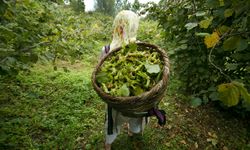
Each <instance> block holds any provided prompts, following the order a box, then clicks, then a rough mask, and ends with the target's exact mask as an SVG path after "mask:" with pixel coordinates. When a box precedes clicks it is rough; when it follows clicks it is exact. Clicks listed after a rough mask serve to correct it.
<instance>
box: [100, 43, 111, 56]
mask: <svg viewBox="0 0 250 150" xmlns="http://www.w3.org/2000/svg"><path fill="white" fill-rule="evenodd" d="M109 50H110V46H109V45H105V46H103V47H102V50H101V57H100V59H102V58H103V57H104V56H106V55H107V54H108V53H109Z"/></svg>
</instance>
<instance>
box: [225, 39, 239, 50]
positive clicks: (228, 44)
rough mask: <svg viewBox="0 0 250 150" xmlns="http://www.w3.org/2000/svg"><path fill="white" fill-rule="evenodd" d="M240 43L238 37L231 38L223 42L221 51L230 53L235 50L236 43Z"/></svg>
mask: <svg viewBox="0 0 250 150" xmlns="http://www.w3.org/2000/svg"><path fill="white" fill-rule="evenodd" d="M239 41H240V37H239V36H232V37H230V38H228V39H226V40H225V41H224V42H223V49H224V50H225V51H232V50H234V49H236V48H237V46H238V45H237V43H238V42H239Z"/></svg>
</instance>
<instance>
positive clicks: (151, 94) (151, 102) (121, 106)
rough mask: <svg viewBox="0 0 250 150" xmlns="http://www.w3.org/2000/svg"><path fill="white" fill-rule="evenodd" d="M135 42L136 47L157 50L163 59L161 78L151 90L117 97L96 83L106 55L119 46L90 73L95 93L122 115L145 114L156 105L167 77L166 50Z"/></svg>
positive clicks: (162, 92) (136, 115) (163, 90)
mask: <svg viewBox="0 0 250 150" xmlns="http://www.w3.org/2000/svg"><path fill="white" fill-rule="evenodd" d="M136 44H137V46H138V49H140V48H143V49H147V50H152V51H157V52H159V54H160V57H161V60H163V62H164V66H163V75H162V79H161V80H160V81H159V82H158V83H157V84H156V85H155V86H154V87H153V88H152V89H151V90H149V91H147V92H144V93H142V94H140V95H138V96H129V97H117V96H112V95H109V94H107V93H105V92H104V91H103V90H102V89H101V88H100V87H99V86H98V85H97V82H96V74H97V72H98V71H99V70H100V67H101V66H102V64H103V62H104V61H105V60H106V59H107V58H108V57H110V56H112V55H113V54H114V53H115V52H117V51H119V50H121V47H119V48H117V49H115V50H113V51H111V52H110V53H109V54H108V55H106V56H105V57H104V58H102V59H101V60H100V61H99V63H98V64H97V66H96V68H95V69H94V71H93V74H92V84H93V87H94V89H95V91H96V92H97V94H98V95H99V96H100V97H101V98H102V99H103V101H104V102H106V103H107V104H108V105H110V106H111V107H112V108H114V109H116V110H117V111H119V112H122V114H123V115H125V116H129V117H141V116H143V115H145V114H146V113H147V111H148V110H149V109H151V108H153V107H157V105H158V103H159V102H160V100H161V99H162V98H163V96H164V93H165V91H166V88H167V82H168V77H169V59H168V56H167V54H166V52H165V51H164V50H162V49H160V48H159V47H157V46H155V45H152V44H148V43H142V42H137V43H136Z"/></svg>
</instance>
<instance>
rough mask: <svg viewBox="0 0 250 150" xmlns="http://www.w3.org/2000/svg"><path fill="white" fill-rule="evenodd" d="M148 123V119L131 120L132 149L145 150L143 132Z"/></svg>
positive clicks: (130, 136)
mask: <svg viewBox="0 0 250 150" xmlns="http://www.w3.org/2000/svg"><path fill="white" fill-rule="evenodd" d="M146 123H147V121H146V117H141V118H131V119H130V120H129V139H130V142H131V146H132V149H144V148H145V147H144V146H145V145H144V142H143V138H142V135H143V131H144V128H145V125H146Z"/></svg>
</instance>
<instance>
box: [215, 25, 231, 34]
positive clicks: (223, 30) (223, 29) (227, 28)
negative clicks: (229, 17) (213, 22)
mask: <svg viewBox="0 0 250 150" xmlns="http://www.w3.org/2000/svg"><path fill="white" fill-rule="evenodd" d="M229 30H230V27H228V26H225V25H222V26H220V27H219V28H218V29H217V31H218V32H219V33H220V34H221V35H223V34H224V33H226V32H228V31H229Z"/></svg>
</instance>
